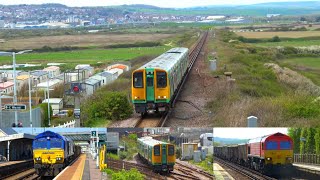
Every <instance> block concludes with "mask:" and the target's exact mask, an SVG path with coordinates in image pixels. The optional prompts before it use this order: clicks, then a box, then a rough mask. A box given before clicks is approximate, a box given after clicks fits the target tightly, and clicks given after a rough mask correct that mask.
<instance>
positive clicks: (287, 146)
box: [280, 141, 291, 150]
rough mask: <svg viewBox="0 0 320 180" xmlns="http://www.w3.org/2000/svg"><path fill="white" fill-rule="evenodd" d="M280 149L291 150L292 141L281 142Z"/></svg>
mask: <svg viewBox="0 0 320 180" xmlns="http://www.w3.org/2000/svg"><path fill="white" fill-rule="evenodd" d="M280 149H283V150H286V149H291V143H290V141H281V142H280Z"/></svg>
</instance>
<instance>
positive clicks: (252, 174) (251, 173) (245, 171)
mask: <svg viewBox="0 0 320 180" xmlns="http://www.w3.org/2000/svg"><path fill="white" fill-rule="evenodd" d="M214 161H215V162H217V163H218V164H222V165H224V166H227V167H228V168H230V169H232V170H233V171H235V172H237V173H240V174H242V175H244V176H246V177H247V178H248V179H259V180H276V179H275V178H272V177H269V176H266V175H264V174H261V173H259V172H257V171H255V170H252V169H249V168H247V167H243V166H241V165H238V164H235V163H231V162H227V161H224V160H222V159H220V158H217V157H214Z"/></svg>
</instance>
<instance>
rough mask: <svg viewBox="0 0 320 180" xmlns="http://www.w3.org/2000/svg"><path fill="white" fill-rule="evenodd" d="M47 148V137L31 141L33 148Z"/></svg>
mask: <svg viewBox="0 0 320 180" xmlns="http://www.w3.org/2000/svg"><path fill="white" fill-rule="evenodd" d="M45 148H47V139H45V138H40V139H36V140H34V141H33V149H45Z"/></svg>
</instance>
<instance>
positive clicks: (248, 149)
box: [248, 146, 250, 154]
mask: <svg viewBox="0 0 320 180" xmlns="http://www.w3.org/2000/svg"><path fill="white" fill-rule="evenodd" d="M248 154H250V146H248Z"/></svg>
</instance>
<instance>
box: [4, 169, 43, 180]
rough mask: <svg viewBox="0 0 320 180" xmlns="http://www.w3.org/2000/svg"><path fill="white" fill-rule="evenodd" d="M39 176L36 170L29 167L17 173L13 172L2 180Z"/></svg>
mask: <svg viewBox="0 0 320 180" xmlns="http://www.w3.org/2000/svg"><path fill="white" fill-rule="evenodd" d="M39 178H40V177H39V176H38V175H37V173H36V170H35V169H33V168H31V169H28V170H25V171H23V172H19V173H17V174H14V175H12V176H10V177H7V178H5V179H4V180H22V179H24V180H35V179H39Z"/></svg>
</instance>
